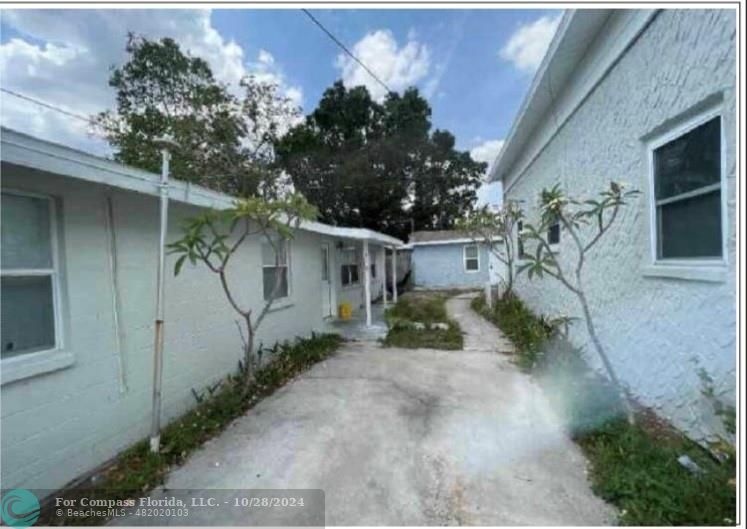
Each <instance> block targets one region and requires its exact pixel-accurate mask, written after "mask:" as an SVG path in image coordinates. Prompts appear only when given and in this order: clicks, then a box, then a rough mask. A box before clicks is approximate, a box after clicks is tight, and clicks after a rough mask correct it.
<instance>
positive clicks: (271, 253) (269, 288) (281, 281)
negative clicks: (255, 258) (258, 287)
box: [262, 241, 289, 300]
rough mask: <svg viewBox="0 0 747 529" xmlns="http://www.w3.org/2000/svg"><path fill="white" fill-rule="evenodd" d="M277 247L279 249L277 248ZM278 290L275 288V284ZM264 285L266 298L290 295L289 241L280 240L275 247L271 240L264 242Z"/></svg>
mask: <svg viewBox="0 0 747 529" xmlns="http://www.w3.org/2000/svg"><path fill="white" fill-rule="evenodd" d="M276 249H277V250H276ZM276 251H277V255H276ZM276 284H277V285H278V286H277V290H275V285H276ZM262 286H263V290H264V298H265V300H269V299H270V298H271V297H272V294H273V291H274V292H275V299H280V298H285V297H288V294H289V286H288V242H287V241H278V242H276V243H275V248H273V245H272V244H270V243H269V242H267V241H265V242H263V243H262Z"/></svg>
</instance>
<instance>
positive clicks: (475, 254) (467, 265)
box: [464, 244, 480, 272]
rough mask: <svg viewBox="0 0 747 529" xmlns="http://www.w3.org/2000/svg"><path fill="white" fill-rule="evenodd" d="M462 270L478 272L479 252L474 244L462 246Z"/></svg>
mask: <svg viewBox="0 0 747 529" xmlns="http://www.w3.org/2000/svg"><path fill="white" fill-rule="evenodd" d="M464 270H465V271H466V272H478V271H479V270H480V250H479V249H478V248H477V245H476V244H466V245H464Z"/></svg>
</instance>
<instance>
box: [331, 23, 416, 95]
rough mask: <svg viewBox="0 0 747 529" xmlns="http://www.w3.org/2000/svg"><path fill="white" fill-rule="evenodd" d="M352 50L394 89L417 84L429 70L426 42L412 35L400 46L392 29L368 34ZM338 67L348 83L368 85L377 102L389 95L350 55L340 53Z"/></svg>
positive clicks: (347, 84)
mask: <svg viewBox="0 0 747 529" xmlns="http://www.w3.org/2000/svg"><path fill="white" fill-rule="evenodd" d="M414 36H415V35H414V34H411V35H410V37H414ZM351 51H352V52H353V55H355V56H356V57H358V59H360V60H361V62H362V63H363V64H365V65H366V66H367V67H368V68H369V69H370V70H371V71H373V72H374V73H375V74H376V76H377V77H378V78H379V79H381V80H382V81H383V82H384V83H386V85H387V86H388V87H389V88H390V89H391V90H394V91H400V90H403V89H405V88H407V87H409V86H411V85H414V84H416V83H417V82H418V81H420V80H421V79H423V78H424V77H425V76H426V75H428V71H429V69H430V52H429V50H428V47H427V46H426V45H425V44H420V43H418V41H416V40H414V38H410V39H408V41H407V44H405V45H404V46H402V47H400V46H399V45H398V44H397V41H396V39H395V38H394V35H392V32H391V31H389V30H386V29H379V30H377V31H373V32H371V33H368V34H366V35H365V36H364V37H363V38H362V39H361V40H359V41H358V42H357V43H356V44H355V45H354V46H353V48H352V50H351ZM335 66H336V67H337V68H339V69H340V70H341V73H342V82H343V83H344V84H345V86H347V87H353V86H361V85H362V86H365V87H366V88H368V91H369V92H370V93H371V97H373V98H374V99H375V100H377V101H381V100H383V99H384V97H385V96H386V90H385V89H384V87H383V86H381V85H380V84H379V83H378V82H377V81H376V80H375V79H374V78H373V77H371V75H370V74H369V73H368V72H366V71H365V70H364V69H363V68H362V67H361V66H360V65H359V64H358V63H356V62H355V61H354V60H353V59H351V58H350V57H349V56H347V55H345V54H342V53H341V54H340V55H338V56H337V60H336V61H335Z"/></svg>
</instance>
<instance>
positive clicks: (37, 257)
mask: <svg viewBox="0 0 747 529" xmlns="http://www.w3.org/2000/svg"><path fill="white" fill-rule="evenodd" d="M0 207H1V209H2V219H1V220H2V240H1V241H0V245H1V246H2V257H0V269H1V270H2V283H1V285H0V290H2V291H1V292H0V298H2V303H1V304H0V305H1V306H0V311H1V312H0V333H1V334H0V336H2V343H1V344H0V347H1V349H0V358H9V357H12V356H17V355H21V354H25V353H33V352H37V351H43V350H49V349H54V348H55V347H56V346H57V343H56V335H55V325H56V323H55V322H56V318H55V290H54V289H55V282H56V281H57V273H56V270H55V267H54V259H53V256H52V252H53V246H52V236H53V234H52V217H51V210H52V207H53V206H52V203H51V200H50V199H49V198H46V197H37V196H30V195H24V194H16V193H9V192H4V193H2V204H0Z"/></svg>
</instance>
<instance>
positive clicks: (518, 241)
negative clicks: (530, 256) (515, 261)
mask: <svg viewBox="0 0 747 529" xmlns="http://www.w3.org/2000/svg"><path fill="white" fill-rule="evenodd" d="M523 229H524V223H523V222H522V221H518V222H517V223H516V249H517V251H518V253H519V259H525V258H526V257H527V253H526V251H525V250H524V238H523V237H522V236H521V232H522V230H523Z"/></svg>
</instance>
